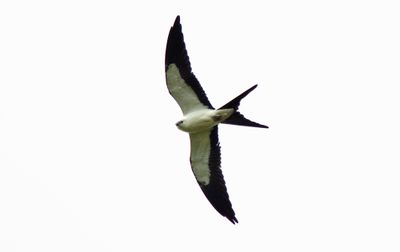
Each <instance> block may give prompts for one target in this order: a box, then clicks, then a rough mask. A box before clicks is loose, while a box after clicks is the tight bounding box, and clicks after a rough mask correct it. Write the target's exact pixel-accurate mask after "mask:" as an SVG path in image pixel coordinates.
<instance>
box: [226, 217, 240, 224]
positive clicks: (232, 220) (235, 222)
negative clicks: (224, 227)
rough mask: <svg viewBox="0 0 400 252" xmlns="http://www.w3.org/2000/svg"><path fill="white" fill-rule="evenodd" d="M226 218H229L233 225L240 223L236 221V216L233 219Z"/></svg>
mask: <svg viewBox="0 0 400 252" xmlns="http://www.w3.org/2000/svg"><path fill="white" fill-rule="evenodd" d="M226 218H227V219H228V220H229V221H230V222H232V224H233V225H235V224H237V223H239V221H238V220H237V219H236V217H235V216H233V217H231V218H228V217H226Z"/></svg>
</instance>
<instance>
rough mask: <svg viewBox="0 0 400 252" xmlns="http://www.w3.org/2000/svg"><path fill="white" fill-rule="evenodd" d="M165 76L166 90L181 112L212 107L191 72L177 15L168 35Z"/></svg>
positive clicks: (185, 112)
mask: <svg viewBox="0 0 400 252" xmlns="http://www.w3.org/2000/svg"><path fill="white" fill-rule="evenodd" d="M165 76H166V80H167V87H168V91H169V93H170V94H171V95H172V97H174V99H175V100H176V102H177V103H178V104H179V106H180V107H181V110H182V112H183V114H187V113H189V112H192V111H195V110H200V109H206V108H210V109H213V107H212V105H211V103H210V102H209V100H208V98H207V96H206V93H205V92H204V90H203V88H202V87H201V85H200V83H199V81H198V80H197V79H196V76H195V75H194V74H193V72H192V68H191V66H190V61H189V56H188V54H187V51H186V47H185V41H184V40H183V34H182V26H181V24H180V18H179V16H177V17H176V19H175V23H174V25H173V26H172V27H171V30H170V31H169V35H168V41H167V49H166V52H165Z"/></svg>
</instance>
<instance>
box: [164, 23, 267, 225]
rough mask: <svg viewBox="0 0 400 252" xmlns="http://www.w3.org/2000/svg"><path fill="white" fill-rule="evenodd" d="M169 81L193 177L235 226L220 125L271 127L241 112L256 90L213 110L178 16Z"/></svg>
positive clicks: (170, 43) (172, 36)
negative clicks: (186, 137)
mask: <svg viewBox="0 0 400 252" xmlns="http://www.w3.org/2000/svg"><path fill="white" fill-rule="evenodd" d="M165 72H166V74H165V75H166V82H167V87H168V90H169V93H170V94H171V95H172V97H174V99H175V100H176V102H177V103H178V104H179V106H180V107H181V110H182V112H183V119H182V120H180V121H179V122H177V123H176V126H177V127H178V128H179V129H180V130H183V131H185V132H188V133H189V136H190V148H191V149H190V164H191V167H192V171H193V174H194V176H195V178H196V180H197V183H198V184H199V185H200V188H201V190H202V191H203V193H204V195H205V196H206V197H207V199H208V200H209V201H210V203H211V205H212V206H213V207H214V208H215V209H216V210H217V211H218V212H219V213H220V214H221V215H222V216H224V217H226V218H227V219H228V220H229V221H231V222H232V223H233V224H235V223H237V222H238V220H237V219H236V217H235V212H234V211H233V209H232V204H231V202H230V201H229V196H228V192H227V190H226V186H225V181H224V177H223V175H222V171H221V167H220V166H221V152H220V146H219V141H218V124H219V123H226V124H235V125H242V126H250V127H259V128H268V127H267V126H265V125H262V124H259V123H256V122H252V121H250V120H248V119H247V118H245V117H244V116H243V115H242V114H240V113H239V111H238V107H239V104H240V100H241V99H243V98H244V97H245V96H246V95H248V94H249V93H250V92H251V91H253V90H254V89H255V88H256V87H257V85H254V86H252V87H251V88H249V89H248V90H246V91H245V92H243V93H242V94H241V95H239V96H238V97H236V98H235V99H233V100H232V101H230V102H228V103H227V104H225V105H224V106H222V107H221V108H219V109H214V107H213V106H212V105H211V103H210V102H209V101H208V98H207V96H206V94H205V92H204V90H203V88H202V87H201V86H200V83H199V81H198V80H197V79H196V77H195V76H194V74H193V73H192V68H191V66H190V62H189V57H188V54H187V51H186V48H185V42H184V40H183V34H182V26H181V24H180V18H179V16H177V17H176V19H175V23H174V25H173V26H172V27H171V30H170V32H169V35H168V41H167V49H166V53H165Z"/></svg>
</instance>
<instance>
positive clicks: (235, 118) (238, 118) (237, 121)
mask: <svg viewBox="0 0 400 252" xmlns="http://www.w3.org/2000/svg"><path fill="white" fill-rule="evenodd" d="M222 123H226V124H233V125H240V126H249V127H257V128H268V126H266V125H262V124H259V123H256V122H253V121H250V120H249V119H247V118H246V117H244V115H242V114H240V113H239V111H235V112H234V113H233V114H232V115H231V116H230V117H229V118H228V119H226V120H225V121H223V122H222Z"/></svg>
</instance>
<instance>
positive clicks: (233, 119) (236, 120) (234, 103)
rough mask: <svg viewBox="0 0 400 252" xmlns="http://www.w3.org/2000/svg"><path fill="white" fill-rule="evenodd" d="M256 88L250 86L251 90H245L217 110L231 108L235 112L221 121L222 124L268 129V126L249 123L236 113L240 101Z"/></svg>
mask: <svg viewBox="0 0 400 252" xmlns="http://www.w3.org/2000/svg"><path fill="white" fill-rule="evenodd" d="M256 87H257V84H256V85H254V86H252V87H251V88H249V89H247V90H246V91H244V92H243V93H241V94H240V95H239V96H237V97H236V98H235V99H233V100H231V101H230V102H228V103H227V104H225V105H224V106H222V107H221V108H219V109H230V108H233V109H234V110H235V112H233V114H232V115H231V116H230V117H229V118H228V119H226V120H225V121H223V122H222V123H225V124H234V125H241V126H249V127H258V128H268V126H265V125H262V124H259V123H256V122H253V121H250V120H249V119H247V118H245V117H244V115H242V114H240V113H239V111H238V109H239V105H240V101H241V100H242V99H243V98H244V97H246V96H247V95H248V94H249V93H250V92H251V91H253V90H254V89H255V88H256Z"/></svg>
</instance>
